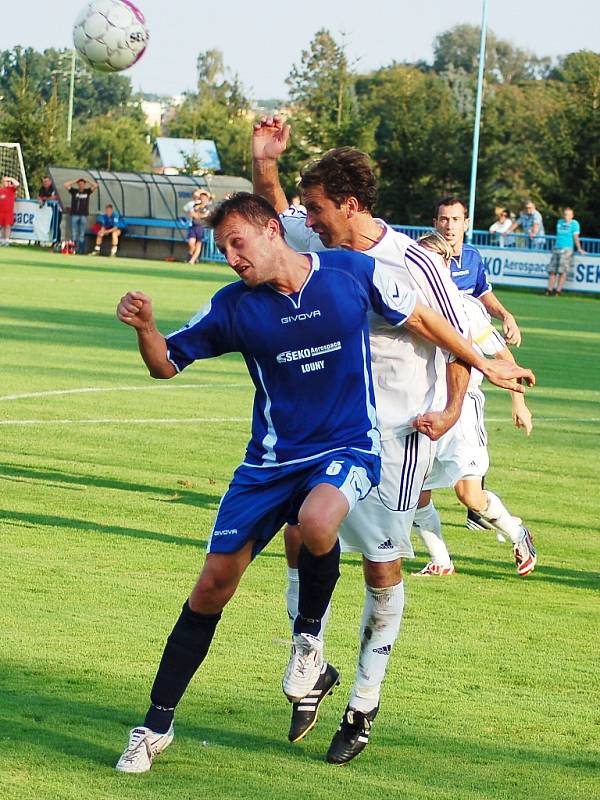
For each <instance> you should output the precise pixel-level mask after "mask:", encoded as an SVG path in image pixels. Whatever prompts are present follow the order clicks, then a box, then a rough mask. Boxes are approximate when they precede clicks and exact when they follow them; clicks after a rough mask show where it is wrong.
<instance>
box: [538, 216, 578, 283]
mask: <svg viewBox="0 0 600 800" xmlns="http://www.w3.org/2000/svg"><path fill="white" fill-rule="evenodd" d="M574 216H575V215H574V213H573V209H572V208H569V206H567V207H566V208H564V209H563V215H562V219H559V220H558V222H557V223H556V242H555V243H554V250H553V251H552V258H551V259H550V263H549V264H548V288H547V289H546V294H548V295H560V293H561V292H562V290H563V286H564V285H565V281H566V280H567V275H568V274H569V272H570V271H571V269H572V268H573V256H574V250H575V248H577V252H578V253H579V254H580V255H582V256H583V255H585V250H584V249H583V247H582V246H581V242H580V241H579V234H580V231H581V229H580V226H579V223H578V222H577V220H576V219H574ZM557 279H558V280H557ZM555 282H556V286H555Z"/></svg>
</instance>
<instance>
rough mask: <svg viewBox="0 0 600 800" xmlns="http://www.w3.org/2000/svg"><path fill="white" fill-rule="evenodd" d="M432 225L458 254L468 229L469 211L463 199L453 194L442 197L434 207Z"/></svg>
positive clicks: (455, 253)
mask: <svg viewBox="0 0 600 800" xmlns="http://www.w3.org/2000/svg"><path fill="white" fill-rule="evenodd" d="M433 227H434V228H435V229H436V231H438V233H440V234H441V235H442V236H443V237H444V239H445V240H446V241H447V242H448V244H449V245H450V246H451V247H452V251H453V253H454V255H455V256H457V255H460V251H461V249H462V246H463V241H464V238H465V233H466V232H467V231H468V229H469V212H468V210H467V206H466V205H465V203H464V201H463V200H462V199H461V198H460V197H456V196H454V195H449V196H448V197H442V199H441V200H439V201H438V202H437V204H436V207H435V216H434V218H433Z"/></svg>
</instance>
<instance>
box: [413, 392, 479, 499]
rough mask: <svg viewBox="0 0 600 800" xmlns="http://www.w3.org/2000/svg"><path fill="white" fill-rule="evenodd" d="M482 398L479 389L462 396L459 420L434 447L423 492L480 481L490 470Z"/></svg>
mask: <svg viewBox="0 0 600 800" xmlns="http://www.w3.org/2000/svg"><path fill="white" fill-rule="evenodd" d="M484 404H485V396H484V394H483V392H481V391H479V389H470V390H469V391H468V392H467V394H466V395H465V399H464V402H463V407H462V411H461V414H460V418H459V420H458V422H457V423H456V425H454V427H452V428H450V430H449V431H448V433H445V434H444V435H443V436H442V438H441V439H440V440H439V441H438V443H437V450H436V454H435V459H434V462H433V467H432V469H431V472H430V474H429V475H428V476H427V479H426V480H425V486H424V487H423V488H424V489H445V488H446V487H448V486H454V484H455V483H456V482H457V481H459V480H461V479H462V478H465V477H466V476H467V475H475V476H476V477H480V478H483V477H484V475H485V474H486V473H487V471H488V469H489V468H490V457H489V454H488V449H487V433H486V430H485V422H484V416H483V407H484Z"/></svg>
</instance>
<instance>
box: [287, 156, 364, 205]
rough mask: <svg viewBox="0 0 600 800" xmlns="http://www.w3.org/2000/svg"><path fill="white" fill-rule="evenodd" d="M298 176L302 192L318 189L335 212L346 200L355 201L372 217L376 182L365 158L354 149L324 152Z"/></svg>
mask: <svg viewBox="0 0 600 800" xmlns="http://www.w3.org/2000/svg"><path fill="white" fill-rule="evenodd" d="M300 175H301V177H300V189H301V190H302V191H306V189H310V188H311V187H314V186H322V187H323V191H324V192H325V194H326V195H327V196H328V197H329V198H330V199H331V200H333V202H334V203H335V204H336V205H337V206H338V208H339V206H341V204H342V203H343V202H344V201H346V200H347V199H348V198H349V197H356V199H357V200H358V202H359V203H360V205H361V207H362V208H363V209H364V210H365V211H368V212H369V213H373V208H374V206H375V200H376V199H377V178H376V177H375V173H374V172H373V168H372V167H371V162H370V159H369V156H368V155H367V154H366V153H363V152H362V151H361V150H356V149H355V148H354V147H336V148H335V149H334V150H328V151H327V153H325V155H324V156H323V157H322V158H320V159H318V160H317V161H312V162H311V163H310V164H307V165H306V166H305V167H304V168H303V169H302V171H301V173H300Z"/></svg>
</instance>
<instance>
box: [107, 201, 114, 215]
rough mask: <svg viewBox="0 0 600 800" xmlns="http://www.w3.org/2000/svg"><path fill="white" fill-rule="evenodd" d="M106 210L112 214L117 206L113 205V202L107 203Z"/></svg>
mask: <svg viewBox="0 0 600 800" xmlns="http://www.w3.org/2000/svg"><path fill="white" fill-rule="evenodd" d="M104 210H105V211H106V213H107V214H112V212H113V211H114V210H115V207H114V206H113V204H112V203H107V204H106V205H105V206H104Z"/></svg>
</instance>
